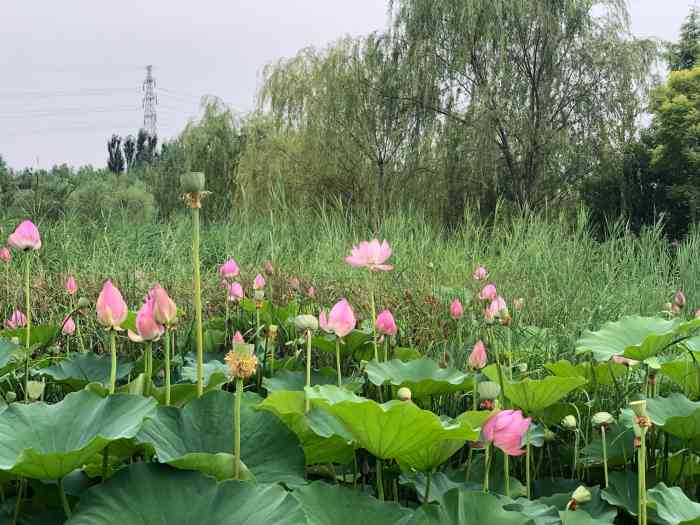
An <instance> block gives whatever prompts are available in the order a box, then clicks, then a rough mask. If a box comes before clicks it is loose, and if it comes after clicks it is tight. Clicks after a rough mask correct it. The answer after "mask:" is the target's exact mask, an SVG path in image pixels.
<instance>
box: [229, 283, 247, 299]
mask: <svg viewBox="0 0 700 525" xmlns="http://www.w3.org/2000/svg"><path fill="white" fill-rule="evenodd" d="M244 297H245V292H244V291H243V287H242V286H241V283H237V282H236V283H231V285H230V286H228V299H229V301H234V302H239V301H241V300H242V299H243V298H244Z"/></svg>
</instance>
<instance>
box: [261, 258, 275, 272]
mask: <svg viewBox="0 0 700 525" xmlns="http://www.w3.org/2000/svg"><path fill="white" fill-rule="evenodd" d="M263 271H264V272H265V273H266V274H267V275H272V274H273V273H275V267H274V266H272V261H265V262H264V263H263Z"/></svg>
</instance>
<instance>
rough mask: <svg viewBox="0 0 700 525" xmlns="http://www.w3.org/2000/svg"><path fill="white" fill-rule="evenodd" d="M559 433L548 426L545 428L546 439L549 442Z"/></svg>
mask: <svg viewBox="0 0 700 525" xmlns="http://www.w3.org/2000/svg"><path fill="white" fill-rule="evenodd" d="M556 437H557V435H556V434H555V433H554V432H552V431H551V430H549V429H548V428H545V429H544V440H545V441H547V442H550V441H554V440H555V438H556Z"/></svg>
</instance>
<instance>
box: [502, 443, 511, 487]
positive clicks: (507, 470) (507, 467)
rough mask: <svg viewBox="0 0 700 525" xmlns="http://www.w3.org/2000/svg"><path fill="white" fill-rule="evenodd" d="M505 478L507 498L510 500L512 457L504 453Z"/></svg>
mask: <svg viewBox="0 0 700 525" xmlns="http://www.w3.org/2000/svg"><path fill="white" fill-rule="evenodd" d="M503 478H504V480H505V483H506V497H507V498H510V457H509V456H508V454H507V453H506V452H504V453H503Z"/></svg>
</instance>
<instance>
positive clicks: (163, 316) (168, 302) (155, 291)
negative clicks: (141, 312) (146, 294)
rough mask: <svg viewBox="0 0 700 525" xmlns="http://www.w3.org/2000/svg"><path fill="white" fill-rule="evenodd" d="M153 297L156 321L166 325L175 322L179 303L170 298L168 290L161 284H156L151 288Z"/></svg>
mask: <svg viewBox="0 0 700 525" xmlns="http://www.w3.org/2000/svg"><path fill="white" fill-rule="evenodd" d="M151 297H152V300H153V318H154V319H155V320H156V322H157V323H159V324H162V325H165V326H171V325H173V324H175V321H176V320H177V305H176V304H175V302H174V301H173V300H172V299H171V298H170V296H169V295H168V292H166V291H165V289H164V288H163V287H162V286H161V285H159V284H156V285H155V286H154V287H153V288H152V289H151Z"/></svg>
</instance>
